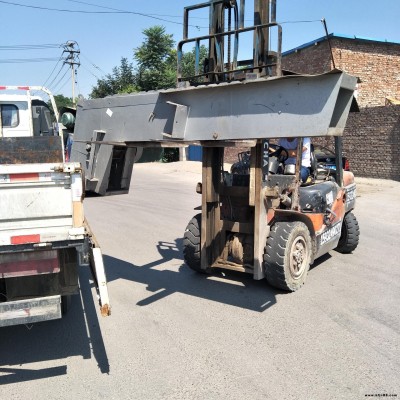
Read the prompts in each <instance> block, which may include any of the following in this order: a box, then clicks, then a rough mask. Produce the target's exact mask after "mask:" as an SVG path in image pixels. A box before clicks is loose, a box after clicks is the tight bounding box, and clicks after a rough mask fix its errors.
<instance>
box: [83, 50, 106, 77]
mask: <svg viewBox="0 0 400 400" xmlns="http://www.w3.org/2000/svg"><path fill="white" fill-rule="evenodd" d="M81 56H82V57H83V58H86V60H87V61H89V63H90V64H91V65H92V66H93V67H94V68H96V69H97V70H99V71H100V72H101V73H103V74H104V75H106V74H107V72H104V71H103V70H102V69H101V68H100V67H98V66H97V65H96V64H95V63H94V62H93V61H90V60H89V58H87V57H86V56H85V55H84V54H81Z"/></svg>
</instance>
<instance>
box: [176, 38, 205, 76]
mask: <svg viewBox="0 0 400 400" xmlns="http://www.w3.org/2000/svg"><path fill="white" fill-rule="evenodd" d="M207 57H208V49H207V47H206V46H204V45H201V46H200V51H199V73H200V74H201V73H202V72H203V65H204V60H205V59H206V58H207ZM195 63H196V48H195V47H193V49H192V51H190V52H188V53H183V55H182V77H183V78H185V77H191V76H194V74H195ZM191 82H192V83H199V82H201V78H195V79H192V80H191Z"/></svg>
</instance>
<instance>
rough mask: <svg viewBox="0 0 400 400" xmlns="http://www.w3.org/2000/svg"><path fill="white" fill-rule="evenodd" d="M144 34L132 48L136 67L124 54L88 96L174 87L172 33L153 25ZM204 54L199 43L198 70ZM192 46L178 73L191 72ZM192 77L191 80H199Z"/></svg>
mask: <svg viewBox="0 0 400 400" xmlns="http://www.w3.org/2000/svg"><path fill="white" fill-rule="evenodd" d="M143 34H144V36H145V38H144V41H143V43H142V45H141V46H139V47H138V48H136V49H135V50H134V60H135V61H136V69H135V70H134V68H133V65H132V63H130V62H128V59H127V58H125V57H122V58H121V64H120V65H119V66H118V67H114V68H113V70H112V73H111V74H107V75H106V76H105V77H104V78H102V79H99V80H98V81H97V84H96V86H94V87H93V88H92V92H91V93H90V98H92V99H95V98H101V97H105V96H110V95H113V94H118V93H132V92H135V91H148V90H160V89H168V88H173V87H175V86H176V78H177V76H176V58H177V56H176V50H175V48H174V45H175V42H174V39H173V36H172V35H170V34H168V33H166V32H165V28H164V27H163V26H158V25H156V26H153V27H151V28H148V29H145V30H144V31H143ZM206 57H207V48H206V47H205V46H204V45H202V46H200V62H199V66H200V71H202V65H203V62H204V60H205V59H206ZM195 58H196V55H195V49H194V48H193V50H192V51H190V52H188V53H184V54H183V58H182V76H183V77H186V76H193V75H194V73H195ZM200 81H201V80H200V79H194V80H192V83H197V82H200Z"/></svg>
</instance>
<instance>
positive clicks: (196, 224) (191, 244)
mask: <svg viewBox="0 0 400 400" xmlns="http://www.w3.org/2000/svg"><path fill="white" fill-rule="evenodd" d="M200 235H201V214H197V215H195V216H194V217H193V218H192V219H191V220H190V221H189V223H188V225H187V227H186V230H185V234H184V236H183V258H184V259H185V262H186V264H187V266H188V267H189V268H191V269H192V270H194V271H196V272H201V273H203V274H204V273H208V272H209V271H208V270H203V269H201V248H200V247H201V242H200Z"/></svg>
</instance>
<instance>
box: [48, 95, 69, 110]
mask: <svg viewBox="0 0 400 400" xmlns="http://www.w3.org/2000/svg"><path fill="white" fill-rule="evenodd" d="M54 101H55V102H56V106H57V109H58V111H60V109H61V107H73V105H74V104H73V102H72V98H71V97H65V96H63V95H62V94H56V95H54ZM47 105H48V106H49V108H50V111H51V113H52V115H53V114H54V110H53V105H52V104H51V101H50V100H49V101H48V102H47Z"/></svg>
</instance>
